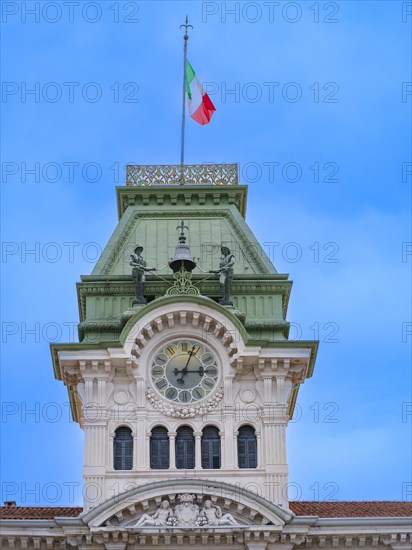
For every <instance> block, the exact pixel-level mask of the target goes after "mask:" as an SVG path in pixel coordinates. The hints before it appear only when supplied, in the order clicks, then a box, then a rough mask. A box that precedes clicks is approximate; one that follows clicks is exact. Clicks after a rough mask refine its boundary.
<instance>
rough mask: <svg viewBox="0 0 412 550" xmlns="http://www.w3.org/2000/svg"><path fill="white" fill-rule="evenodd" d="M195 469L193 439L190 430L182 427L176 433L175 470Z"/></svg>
mask: <svg viewBox="0 0 412 550" xmlns="http://www.w3.org/2000/svg"><path fill="white" fill-rule="evenodd" d="M194 467H195V438H194V435H193V430H192V428H189V427H188V426H182V427H181V428H179V429H178V430H177V432H176V468H187V469H191V470H192V469H193V468H194Z"/></svg>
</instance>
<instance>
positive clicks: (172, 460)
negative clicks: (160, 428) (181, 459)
mask: <svg viewBox="0 0 412 550" xmlns="http://www.w3.org/2000/svg"><path fill="white" fill-rule="evenodd" d="M167 435H168V436H169V469H170V470H176V432H168V434H167Z"/></svg>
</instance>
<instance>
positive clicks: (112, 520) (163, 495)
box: [82, 478, 293, 534]
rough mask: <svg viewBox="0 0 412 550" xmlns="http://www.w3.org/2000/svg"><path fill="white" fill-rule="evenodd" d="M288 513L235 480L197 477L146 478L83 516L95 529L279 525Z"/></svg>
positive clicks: (125, 529) (261, 526)
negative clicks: (149, 479) (231, 482)
mask: <svg viewBox="0 0 412 550" xmlns="http://www.w3.org/2000/svg"><path fill="white" fill-rule="evenodd" d="M292 517H293V514H292V513H291V512H289V511H286V510H283V509H282V508H280V507H279V506H276V505H274V504H272V503H271V502H269V501H268V500H266V499H265V498H263V497H261V496H259V495H257V494H255V493H253V492H251V491H249V490H245V489H243V488H240V487H238V486H236V485H232V484H228V483H219V482H216V481H205V480H196V479H187V478H186V479H183V480H167V481H159V482H154V483H148V484H146V485H143V486H139V487H137V488H134V489H131V490H129V491H126V492H125V493H123V494H121V495H117V496H115V497H112V498H111V499H109V500H107V501H106V502H104V503H102V504H100V505H99V506H97V507H96V508H94V509H92V510H91V511H90V512H88V513H87V514H85V516H83V518H82V519H83V522H85V523H87V524H88V526H89V527H90V529H91V530H92V531H93V532H95V533H97V532H101V533H102V534H104V533H105V532H108V531H110V532H112V531H120V532H122V531H123V532H125V531H126V532H128V531H131V532H135V531H136V532H140V531H147V530H149V531H150V530H151V529H157V530H159V529H200V528H201V529H208V528H213V529H242V528H251V529H258V528H265V527H267V528H270V531H274V530H275V531H277V530H279V531H280V530H282V529H283V527H284V525H285V524H286V523H289V521H290V520H291V519H292Z"/></svg>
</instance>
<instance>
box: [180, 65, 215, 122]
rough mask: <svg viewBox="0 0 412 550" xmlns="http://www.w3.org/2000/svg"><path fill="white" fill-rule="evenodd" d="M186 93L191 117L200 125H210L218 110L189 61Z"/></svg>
mask: <svg viewBox="0 0 412 550" xmlns="http://www.w3.org/2000/svg"><path fill="white" fill-rule="evenodd" d="M186 93H187V100H188V104H189V113H190V116H191V117H192V118H193V119H194V120H196V122H198V123H199V124H208V123H209V122H210V119H211V118H212V115H213V113H214V112H215V111H216V109H215V106H214V105H213V103H212V100H211V99H210V97H209V96H208V95H207V93H206V92H205V91H204V89H203V86H202V84H201V82H200V81H199V79H198V78H197V76H196V75H195V71H194V70H193V68H192V66H191V64H190V63H189V61H188V60H187V59H186Z"/></svg>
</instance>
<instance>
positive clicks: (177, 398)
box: [150, 339, 219, 403]
mask: <svg viewBox="0 0 412 550" xmlns="http://www.w3.org/2000/svg"><path fill="white" fill-rule="evenodd" d="M150 368H151V378H152V382H153V385H154V387H155V388H156V390H157V391H158V392H159V393H160V395H161V396H162V397H165V398H166V399H168V400H169V401H174V402H176V403H193V402H195V401H199V400H200V399H203V398H204V397H207V396H208V395H209V394H210V393H211V392H212V391H213V390H214V389H215V388H216V385H217V380H218V376H219V369H218V366H217V361H216V358H215V355H214V353H213V352H212V351H210V349H209V348H208V347H207V346H205V345H204V344H202V343H200V342H197V341H195V340H191V339H178V340H173V341H171V342H169V343H167V344H166V345H164V346H163V347H162V348H160V349H159V350H157V352H156V354H155V356H154V357H153V360H152V362H151V367H150Z"/></svg>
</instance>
